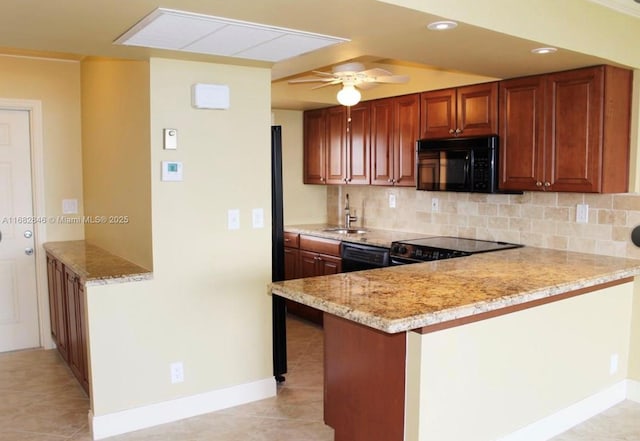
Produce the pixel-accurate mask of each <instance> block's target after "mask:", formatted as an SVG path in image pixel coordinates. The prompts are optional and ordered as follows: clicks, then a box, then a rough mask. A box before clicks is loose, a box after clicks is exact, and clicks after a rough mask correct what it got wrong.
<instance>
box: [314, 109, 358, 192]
mask: <svg viewBox="0 0 640 441" xmlns="http://www.w3.org/2000/svg"><path fill="white" fill-rule="evenodd" d="M369 181H370V179H369V103H368V102H364V103H360V104H357V105H355V106H353V107H350V108H347V107H344V106H336V107H329V108H327V109H319V110H312V111H307V112H305V113H304V182H305V184H369Z"/></svg>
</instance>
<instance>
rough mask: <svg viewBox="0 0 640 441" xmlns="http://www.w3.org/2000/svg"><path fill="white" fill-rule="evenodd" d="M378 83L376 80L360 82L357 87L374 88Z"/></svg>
mask: <svg viewBox="0 0 640 441" xmlns="http://www.w3.org/2000/svg"><path fill="white" fill-rule="evenodd" d="M377 85H378V83H375V82H373V81H372V82H370V83H359V84H357V85H356V88H358V89H361V90H366V89H372V88H374V87H376V86H377Z"/></svg>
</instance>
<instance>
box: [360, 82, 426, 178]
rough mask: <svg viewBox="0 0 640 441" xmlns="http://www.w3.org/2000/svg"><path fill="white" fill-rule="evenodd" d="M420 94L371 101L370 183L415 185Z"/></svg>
mask: <svg viewBox="0 0 640 441" xmlns="http://www.w3.org/2000/svg"><path fill="white" fill-rule="evenodd" d="M419 124H420V95H419V94H410V95H403V96H398V97H393V98H383V99H379V100H374V101H371V155H372V159H371V184H373V185H395V186H402V187H415V185H416V175H415V168H416V162H415V161H416V141H417V140H418V135H419Z"/></svg>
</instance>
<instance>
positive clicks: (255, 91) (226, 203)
mask: <svg viewBox="0 0 640 441" xmlns="http://www.w3.org/2000/svg"><path fill="white" fill-rule="evenodd" d="M149 72H150V82H149V87H150V89H149V90H150V93H149V96H150V109H151V111H150V128H149V130H150V140H151V142H150V163H149V164H148V165H147V168H148V170H150V176H151V181H150V185H151V207H152V219H151V222H152V231H153V236H152V237H153V280H149V281H142V282H131V283H122V284H111V285H101V286H94V285H90V286H87V294H86V295H87V312H88V320H87V321H88V335H89V351H90V354H91V357H90V358H91V366H90V369H91V382H92V413H93V416H94V420H93V422H94V424H95V423H96V421H97V422H100V421H105V424H104V426H106V428H107V429H108V430H110V431H111V432H109V434H110V435H113V434H115V433H118V432H117V430H119V429H123V427H124V428H125V429H126V427H129V426H126V425H124V426H122V425H118V424H116V423H114V422H113V421H114V419H115V420H117V422H120V423H123V420H126V421H128V422H132V421H133V422H135V423H136V424H138V425H139V426H138V427H137V428H140V427H144V425H155V424H160V423H163V422H167V421H168V420H167V419H166V418H164V417H165V416H166V417H167V418H169V417H172V418H174V419H175V418H180V417H183V418H184V417H186V416H191V415H193V414H196V411H195V410H194V409H192V408H190V407H188V406H187V405H183V404H182V403H184V401H182V400H186V401H187V402H188V403H192V402H193V401H196V402H198V403H199V404H202V406H200V407H199V408H198V409H202V408H203V407H206V408H207V409H208V410H207V411H211V410H213V409H214V408H215V406H217V408H222V407H225V406H226V407H228V406H231V405H235V404H238V403H237V401H235V400H236V396H235V394H234V390H235V389H233V388H236V387H238V388H242V387H246V388H249V389H251V385H252V384H255V383H256V382H257V383H260V384H263V383H268V384H271V385H272V389H271V394H272V395H273V394H274V393H275V381H274V379H273V370H272V346H271V297H270V296H269V295H268V293H267V286H268V284H269V283H270V281H271V188H270V187H271V185H270V182H271V180H270V176H271V175H270V168H271V167H270V162H271V161H270V160H271V149H270V142H271V141H270V136H271V132H270V123H271V115H270V105H269V103H270V92H269V91H270V84H269V83H270V71H269V69H264V68H250V67H237V66H228V65H219V64H213V63H203V62H187V61H177V60H167V59H156V58H154V59H151V61H150V64H149ZM194 83H215V84H228V85H229V87H230V99H231V106H230V108H229V109H228V110H199V109H194V108H193V107H192V106H191V86H192V85H193V84H194ZM163 128H174V129H177V130H178V149H177V150H163V147H162V129H163ZM163 160H174V161H181V162H182V163H183V166H184V181H183V182H161V181H160V163H161V161H163ZM254 208H262V209H264V220H265V222H264V227H263V228H252V226H251V222H250V220H251V212H252V210H253V209H254ZM229 209H238V210H240V228H239V229H237V230H229V229H228V228H227V211H228V210H229ZM178 361H181V362H182V363H183V366H184V377H185V381H184V382H182V383H178V384H171V381H170V365H171V363H174V362H178ZM228 388H232V389H231V391H228ZM211 393H213V394H214V395H215V394H219V395H220V396H221V398H220V399H219V401H217V402H215V403H208V402H206V403H203V402H204V401H207V400H206V399H205V398H203V397H206V396H209V395H207V394H211ZM202 394H205V395H202ZM247 395H248V397H249V399H254V400H255V399H258V398H265V396H264V395H263V396H260V394H258V393H257V392H255V391H254V393H250V394H247ZM247 395H245V396H244V398H246V397H247ZM165 403H180V406H179V407H180V412H170V414H169V415H164V414H163V413H162V412H161V409H160V408H164V404H165ZM137 410H146V411H148V414H147V417H148V418H147V419H144V420H143V419H141V418H136V415H137V413H136V412H137ZM189 412H192V413H191V415H189ZM125 426H126V427H125ZM94 428H95V425H94ZM128 430H133V429H131V428H130V427H129V428H128ZM114 431H115V433H114ZM125 431H126V430H125ZM103 435H105V434H104V433H103Z"/></svg>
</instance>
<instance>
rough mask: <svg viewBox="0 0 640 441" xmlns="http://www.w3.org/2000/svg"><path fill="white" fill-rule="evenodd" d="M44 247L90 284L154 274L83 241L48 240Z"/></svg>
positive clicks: (129, 279) (130, 280)
mask: <svg viewBox="0 0 640 441" xmlns="http://www.w3.org/2000/svg"><path fill="white" fill-rule="evenodd" d="M44 249H45V250H46V251H47V252H48V253H49V254H51V255H53V256H54V257H55V258H57V259H58V260H60V261H61V262H62V263H63V264H64V265H65V266H66V267H68V268H70V269H71V270H72V271H73V272H74V273H76V275H77V276H78V277H80V278H81V279H82V280H83V281H84V282H85V283H86V284H87V285H105V284H108V283H122V282H133V281H138V280H149V279H151V278H152V276H153V273H152V272H151V271H149V270H147V269H145V268H143V267H141V266H138V265H136V264H134V263H132V262H129V261H128V260H125V259H123V258H122V257H118V256H116V255H114V254H111V253H109V252H108V251H106V250H103V249H102V248H100V247H97V246H95V245H92V244H90V243H87V242H86V241H84V240H72V241H64V242H47V243H45V244H44Z"/></svg>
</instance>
